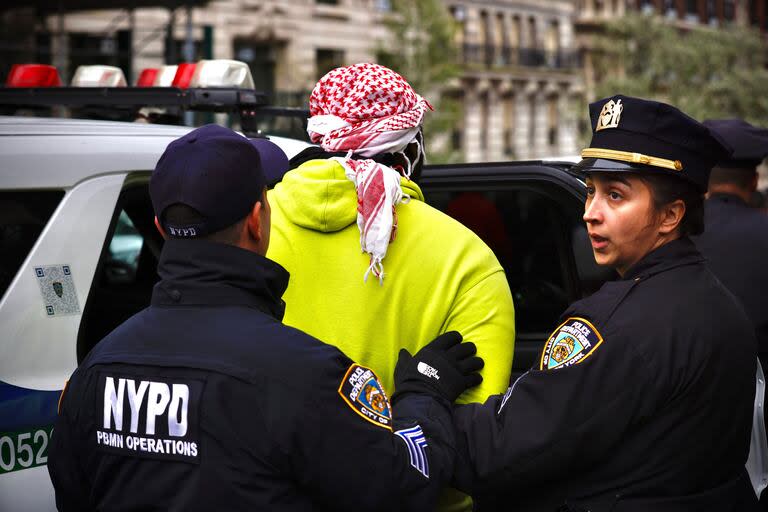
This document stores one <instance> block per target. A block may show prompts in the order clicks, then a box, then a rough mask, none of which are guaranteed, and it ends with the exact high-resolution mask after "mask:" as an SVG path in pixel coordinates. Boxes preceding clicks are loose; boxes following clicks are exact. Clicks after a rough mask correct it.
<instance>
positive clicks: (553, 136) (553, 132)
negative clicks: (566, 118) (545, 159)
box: [547, 95, 560, 146]
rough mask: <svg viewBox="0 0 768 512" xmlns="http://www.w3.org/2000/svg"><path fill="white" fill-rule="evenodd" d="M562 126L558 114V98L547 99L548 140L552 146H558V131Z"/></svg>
mask: <svg viewBox="0 0 768 512" xmlns="http://www.w3.org/2000/svg"><path fill="white" fill-rule="evenodd" d="M559 124H560V121H559V119H558V112H557V96H554V95H553V96H550V97H549V98H547V139H548V141H547V142H549V145H550V146H557V136H558V133H557V131H558V130H557V129H558V126H559Z"/></svg>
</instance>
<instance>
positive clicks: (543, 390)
mask: <svg viewBox="0 0 768 512" xmlns="http://www.w3.org/2000/svg"><path fill="white" fill-rule="evenodd" d="M756 366H757V358H756V342H755V337H754V334H753V331H752V328H751V326H750V325H749V320H748V319H747V317H746V315H745V313H744V310H743V309H742V308H741V307H740V306H739V305H738V303H737V302H736V300H735V299H734V297H733V296H732V295H731V294H730V293H729V292H728V291H727V290H726V289H725V288H724V287H723V286H722V285H721V284H720V282H719V281H718V280H717V279H716V278H715V277H714V276H713V275H712V273H711V272H710V271H709V269H708V268H707V267H706V265H705V264H704V259H703V257H702V256H701V254H700V253H699V252H698V251H697V250H696V248H695V247H694V245H693V243H692V242H691V241H690V240H689V239H687V238H685V239H681V240H675V241H673V242H670V243H668V244H666V245H663V246H662V247H660V248H658V249H656V250H654V251H653V252H651V253H649V254H648V255H646V256H645V257H644V258H643V259H641V260H640V261H639V262H638V263H636V264H635V266H634V267H633V268H632V269H630V270H629V271H628V272H627V274H626V275H625V276H624V277H623V279H621V280H618V281H612V282H608V283H606V284H605V285H603V287H602V288H601V289H600V290H599V291H597V292H596V293H594V294H593V295H591V296H590V297H587V298H585V299H582V300H580V301H578V302H575V303H574V304H572V305H571V306H570V307H569V308H568V309H567V310H566V311H565V313H564V314H563V316H562V318H561V324H560V325H559V326H558V327H557V328H556V329H555V331H554V332H553V333H552V335H551V336H550V338H549V339H548V341H547V342H546V343H545V345H544V347H543V349H542V352H541V355H540V358H539V360H538V361H537V364H536V366H535V367H534V368H532V369H531V370H530V371H529V372H527V373H525V374H523V376H521V377H520V378H519V379H518V380H517V381H516V382H515V383H514V385H513V386H512V387H511V388H510V389H509V390H508V391H507V393H506V394H505V395H504V396H503V397H502V396H498V397H494V398H491V399H489V400H488V401H487V402H486V403H485V404H483V405H475V404H470V405H462V406H458V410H457V411H456V425H457V428H458V432H457V442H458V445H457V446H458V453H459V457H458V458H457V462H456V468H457V480H458V483H459V485H460V488H464V489H467V490H469V491H470V492H471V493H472V494H473V496H475V497H476V498H477V500H476V502H477V503H478V504H479V505H480V506H479V507H478V509H479V510H483V511H488V510H511V509H512V508H513V507H515V508H514V509H515V510H519V511H526V512H531V511H550V512H551V511H554V510H567V511H586V510H590V511H592V512H607V511H610V512H646V511H654V512H688V511H694V510H695V511H697V512H747V511H750V510H754V508H753V507H755V506H756V501H755V494H754V491H753V490H752V488H751V486H750V484H749V479H748V478H747V477H746V471H745V469H744V464H745V462H746V460H747V454H748V452H749V444H750V431H751V426H752V414H753V402H754V397H755V371H756ZM560 506H562V508H559V507H560Z"/></svg>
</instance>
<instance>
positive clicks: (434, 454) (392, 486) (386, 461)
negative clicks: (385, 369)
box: [290, 365, 454, 512]
mask: <svg viewBox="0 0 768 512" xmlns="http://www.w3.org/2000/svg"><path fill="white" fill-rule="evenodd" d="M356 366H357V365H352V366H351V368H354V367H356ZM374 379H375V375H374ZM348 380H349V372H347V373H346V375H345V373H343V372H342V373H340V374H339V375H337V376H336V378H335V379H330V380H329V382H328V385H327V386H322V389H317V388H316V389H315V390H314V392H313V393H312V397H311V399H308V400H307V401H306V402H305V405H304V413H305V414H306V417H305V421H303V422H301V424H300V426H299V428H297V429H295V430H294V431H293V434H292V438H293V439H291V440H290V443H291V445H292V446H293V449H292V465H293V467H294V468H295V471H294V474H296V475H298V476H299V478H300V482H299V485H300V486H301V487H302V488H304V489H306V490H307V491H308V493H309V494H310V495H311V496H312V498H313V501H315V502H316V503H317V504H318V505H320V506H321V507H327V508H328V509H333V510H381V511H387V512H390V511H392V510H413V511H424V510H433V509H434V508H435V503H436V501H437V497H438V494H439V492H440V490H441V489H442V488H443V487H444V486H445V485H446V484H447V482H448V481H449V480H450V478H451V475H452V473H453V460H454V450H453V443H454V436H453V426H452V416H451V414H452V413H451V409H450V405H449V404H448V403H447V402H445V403H440V402H437V401H435V400H434V399H432V398H430V397H426V396H416V395H412V396H407V395H406V396H404V397H403V398H402V399H400V400H399V401H398V403H397V406H396V407H395V408H394V414H392V412H391V411H392V409H391V406H390V405H389V403H388V401H387V400H386V396H383V394H382V396H383V400H384V401H379V402H377V403H376V406H375V407H374V406H373V401H375V400H377V399H376V398H375V395H376V394H377V393H378V392H379V391H381V388H380V387H379V388H378V389H371V388H368V390H367V393H366V390H365V388H362V389H361V391H362V393H364V394H365V395H366V396H363V395H362V394H361V395H359V396H358V395H356V394H355V393H354V390H352V389H351V388H350V387H348V386H345V385H344V382H347V381H348ZM371 382H372V381H369V383H371ZM374 388H376V386H375V384H374ZM356 396H358V398H359V399H355V397H356ZM372 396H373V397H374V398H373V399H372V398H371V397H372ZM366 405H367V406H368V407H366ZM374 409H375V410H374ZM376 411H378V412H381V415H380V416H383V419H382V417H379V418H375V416H376V414H375V413H376ZM372 412H373V414H372ZM292 423H293V422H292Z"/></svg>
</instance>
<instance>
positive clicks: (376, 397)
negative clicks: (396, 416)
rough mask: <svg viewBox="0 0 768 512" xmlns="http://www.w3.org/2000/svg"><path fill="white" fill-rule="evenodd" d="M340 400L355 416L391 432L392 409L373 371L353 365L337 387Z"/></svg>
mask: <svg viewBox="0 0 768 512" xmlns="http://www.w3.org/2000/svg"><path fill="white" fill-rule="evenodd" d="M339 394H340V395H341V398H343V399H344V401H345V402H346V403H347V405H349V406H350V407H351V408H352V410H354V411H355V412H356V413H357V414H359V415H360V416H362V417H363V418H365V419H366V420H368V421H370V422H371V423H373V424H374V425H376V426H379V427H383V428H386V429H389V430H392V409H391V407H390V405H389V399H388V398H387V394H386V393H385V392H384V387H383V386H382V385H381V382H379V379H378V377H376V374H375V373H373V370H371V369H370V368H366V367H364V366H360V365H359V364H353V365H352V366H350V367H349V369H348V370H347V373H346V374H345V375H344V379H343V380H342V381H341V385H340V386H339Z"/></svg>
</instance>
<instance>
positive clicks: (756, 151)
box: [703, 119, 768, 170]
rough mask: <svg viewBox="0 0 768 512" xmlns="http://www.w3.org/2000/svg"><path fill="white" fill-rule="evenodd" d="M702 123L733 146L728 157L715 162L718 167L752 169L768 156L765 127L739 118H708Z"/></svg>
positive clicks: (767, 140)
mask: <svg viewBox="0 0 768 512" xmlns="http://www.w3.org/2000/svg"><path fill="white" fill-rule="evenodd" d="M703 124H704V126H706V127H707V128H709V131H711V132H712V133H714V134H716V135H718V136H719V137H720V138H721V139H723V140H725V142H727V143H728V144H729V145H730V146H731V147H732V148H733V154H732V155H731V156H730V157H728V158H726V159H725V160H721V161H720V162H718V163H717V165H718V166H720V167H729V168H743V169H752V170H754V169H755V167H757V166H758V165H760V162H762V161H763V159H764V158H765V157H766V156H768V130H766V129H765V128H758V127H757V126H752V125H751V124H749V123H748V122H746V121H742V120H741V119H710V120H707V121H704V123H703Z"/></svg>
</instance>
